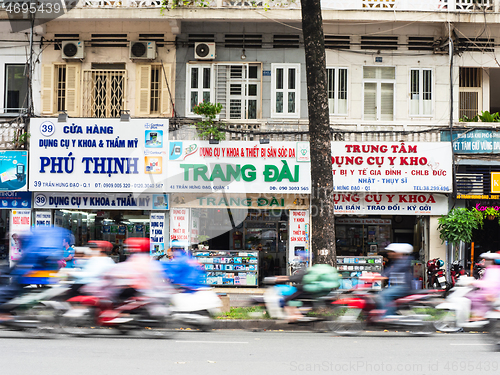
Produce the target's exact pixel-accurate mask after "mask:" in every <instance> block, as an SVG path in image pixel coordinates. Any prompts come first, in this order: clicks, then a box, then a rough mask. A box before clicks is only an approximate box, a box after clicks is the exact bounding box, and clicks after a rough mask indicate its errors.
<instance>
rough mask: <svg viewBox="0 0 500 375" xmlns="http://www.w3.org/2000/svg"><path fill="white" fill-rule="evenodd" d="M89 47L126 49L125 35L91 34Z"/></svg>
mask: <svg viewBox="0 0 500 375" xmlns="http://www.w3.org/2000/svg"><path fill="white" fill-rule="evenodd" d="M90 46H91V47H105V48H109V47H128V40H127V34H92V35H91V38H90Z"/></svg>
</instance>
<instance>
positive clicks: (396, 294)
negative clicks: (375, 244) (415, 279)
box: [377, 243, 413, 320]
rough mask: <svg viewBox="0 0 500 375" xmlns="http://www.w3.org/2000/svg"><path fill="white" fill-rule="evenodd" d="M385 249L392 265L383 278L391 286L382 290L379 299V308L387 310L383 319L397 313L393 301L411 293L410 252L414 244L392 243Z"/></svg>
mask: <svg viewBox="0 0 500 375" xmlns="http://www.w3.org/2000/svg"><path fill="white" fill-rule="evenodd" d="M385 250H386V251H387V256H388V257H389V258H390V259H391V261H392V262H391V266H390V267H388V268H386V269H385V270H384V272H383V273H382V279H387V280H388V282H389V286H388V287H387V288H385V289H384V290H382V291H381V292H380V294H379V296H378V297H379V298H378V301H377V308H378V309H381V310H384V309H385V310H386V311H385V313H384V314H383V315H382V318H381V319H382V320H384V319H391V316H392V315H394V314H395V313H396V307H395V305H394V304H393V301H395V300H396V299H398V298H401V297H405V296H407V295H409V294H410V293H411V289H412V287H411V280H412V273H411V259H410V257H409V254H411V253H412V252H413V246H412V245H410V244H407V243H392V244H390V245H388V246H387V247H386V248H385Z"/></svg>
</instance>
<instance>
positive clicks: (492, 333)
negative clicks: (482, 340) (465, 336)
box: [487, 319, 500, 351]
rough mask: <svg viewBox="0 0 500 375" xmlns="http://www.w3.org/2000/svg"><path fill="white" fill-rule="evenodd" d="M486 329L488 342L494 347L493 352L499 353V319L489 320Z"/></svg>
mask: <svg viewBox="0 0 500 375" xmlns="http://www.w3.org/2000/svg"><path fill="white" fill-rule="evenodd" d="M487 329H488V341H490V343H491V344H493V345H494V346H495V347H494V350H496V351H500V319H490V322H489V323H488V326H487Z"/></svg>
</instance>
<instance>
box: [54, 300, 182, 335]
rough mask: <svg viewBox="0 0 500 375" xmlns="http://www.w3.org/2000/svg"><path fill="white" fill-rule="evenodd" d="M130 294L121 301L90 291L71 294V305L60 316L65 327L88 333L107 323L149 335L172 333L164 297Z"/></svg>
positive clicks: (80, 332)
mask: <svg viewBox="0 0 500 375" xmlns="http://www.w3.org/2000/svg"><path fill="white" fill-rule="evenodd" d="M131 294H132V295H134V296H133V297H130V298H127V299H126V300H124V301H122V302H113V301H111V300H107V299H103V298H99V297H96V296H90V295H80V296H76V297H73V298H70V299H69V300H68V301H67V303H68V304H69V309H68V310H67V311H66V312H65V313H64V314H62V317H61V328H62V330H63V331H64V332H66V333H68V334H70V335H74V336H86V335H90V334H93V333H96V332H98V330H99V329H100V328H102V327H108V328H115V329H117V330H118V331H119V332H120V333H122V334H127V333H129V332H131V331H139V332H141V333H142V334H143V335H144V336H147V337H158V338H169V337H171V336H172V335H173V333H174V331H173V329H172V326H171V324H172V319H171V313H170V309H169V308H167V307H166V304H165V303H164V302H163V301H162V298H161V297H160V298H157V297H151V296H138V295H136V293H131Z"/></svg>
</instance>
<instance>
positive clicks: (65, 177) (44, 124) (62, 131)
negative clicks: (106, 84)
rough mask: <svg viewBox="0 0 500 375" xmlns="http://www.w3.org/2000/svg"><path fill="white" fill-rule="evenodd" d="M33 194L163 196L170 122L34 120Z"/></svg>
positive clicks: (31, 176)
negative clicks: (42, 192)
mask: <svg viewBox="0 0 500 375" xmlns="http://www.w3.org/2000/svg"><path fill="white" fill-rule="evenodd" d="M30 127H31V136H30V163H29V165H30V188H29V190H31V191H68V190H72V191H75V192H149V193H151V192H163V191H165V189H164V188H165V186H164V183H165V181H164V179H165V176H166V175H165V169H166V168H167V166H166V164H167V160H168V158H167V155H166V153H167V149H168V119H131V120H130V121H120V119H95V118H71V119H68V121H67V122H58V121H57V119H56V118H38V119H32V120H31V125H30Z"/></svg>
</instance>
